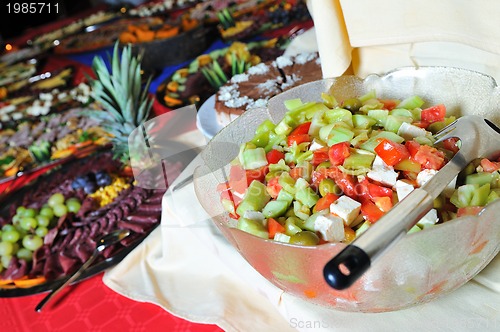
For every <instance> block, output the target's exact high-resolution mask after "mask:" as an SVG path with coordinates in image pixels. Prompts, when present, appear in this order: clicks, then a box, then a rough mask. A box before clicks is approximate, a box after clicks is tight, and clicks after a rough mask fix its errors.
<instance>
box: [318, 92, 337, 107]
mask: <svg viewBox="0 0 500 332" xmlns="http://www.w3.org/2000/svg"><path fill="white" fill-rule="evenodd" d="M321 99H322V100H323V103H324V104H325V105H326V106H327V107H329V108H334V107H337V105H338V102H337V100H336V99H335V97H334V96H332V95H331V94H328V93H325V92H322V93H321Z"/></svg>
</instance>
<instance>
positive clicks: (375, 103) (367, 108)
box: [358, 98, 384, 114]
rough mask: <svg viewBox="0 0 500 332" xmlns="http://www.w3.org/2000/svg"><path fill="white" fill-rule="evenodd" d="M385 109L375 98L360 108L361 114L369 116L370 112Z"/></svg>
mask: <svg viewBox="0 0 500 332" xmlns="http://www.w3.org/2000/svg"><path fill="white" fill-rule="evenodd" d="M382 108H384V104H383V103H381V102H380V101H379V100H378V99H376V98H373V99H369V100H367V101H366V102H364V103H363V106H361V107H360V109H359V111H358V112H359V113H362V114H368V112H369V111H370V110H378V109H382Z"/></svg>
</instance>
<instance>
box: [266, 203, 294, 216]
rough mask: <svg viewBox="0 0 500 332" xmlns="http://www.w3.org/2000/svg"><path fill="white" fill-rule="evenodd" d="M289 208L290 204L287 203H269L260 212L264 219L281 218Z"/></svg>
mask: <svg viewBox="0 0 500 332" xmlns="http://www.w3.org/2000/svg"><path fill="white" fill-rule="evenodd" d="M289 206H290V203H289V202H287V201H279V200H276V201H269V202H268V203H267V204H266V206H265V207H264V209H263V210H262V214H264V217H266V218H277V217H281V216H282V215H284V214H285V212H286V210H287V209H288V207H289Z"/></svg>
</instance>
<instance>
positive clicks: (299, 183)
mask: <svg viewBox="0 0 500 332" xmlns="http://www.w3.org/2000/svg"><path fill="white" fill-rule="evenodd" d="M307 187H309V183H308V182H307V181H306V180H304V179H303V178H302V177H300V178H298V179H297V180H296V181H295V189H296V190H297V191H299V190H302V189H306V188H307Z"/></svg>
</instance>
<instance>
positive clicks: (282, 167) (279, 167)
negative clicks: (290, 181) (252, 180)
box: [269, 159, 290, 173]
mask: <svg viewBox="0 0 500 332" xmlns="http://www.w3.org/2000/svg"><path fill="white" fill-rule="evenodd" d="M278 171H285V172H290V166H288V165H287V164H286V163H285V160H283V159H280V160H279V161H278V162H277V163H276V164H270V165H269V173H271V172H278Z"/></svg>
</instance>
